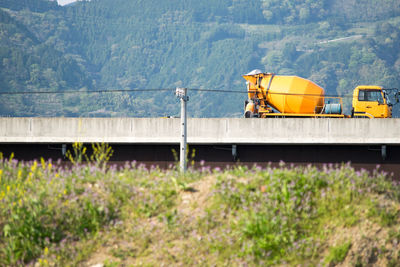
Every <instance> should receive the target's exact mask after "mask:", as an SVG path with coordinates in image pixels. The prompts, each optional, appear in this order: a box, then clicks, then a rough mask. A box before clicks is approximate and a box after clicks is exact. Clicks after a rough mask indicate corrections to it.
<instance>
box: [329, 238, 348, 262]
mask: <svg viewBox="0 0 400 267" xmlns="http://www.w3.org/2000/svg"><path fill="white" fill-rule="evenodd" d="M350 247H351V243H350V242H344V243H343V244H341V245H338V246H334V247H331V248H330V249H329V254H328V256H327V257H326V258H325V262H326V263H327V264H333V265H336V264H339V263H341V262H342V261H343V260H344V259H345V258H346V255H347V252H349V249H350Z"/></svg>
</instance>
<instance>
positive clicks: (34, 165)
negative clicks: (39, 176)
mask: <svg viewBox="0 0 400 267" xmlns="http://www.w3.org/2000/svg"><path fill="white" fill-rule="evenodd" d="M36 168H37V161H36V160H35V161H34V162H33V165H32V166H31V171H32V172H35V171H36Z"/></svg>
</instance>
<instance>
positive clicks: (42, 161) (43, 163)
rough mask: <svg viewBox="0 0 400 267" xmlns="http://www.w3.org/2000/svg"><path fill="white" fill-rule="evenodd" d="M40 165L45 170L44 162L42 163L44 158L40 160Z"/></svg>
mask: <svg viewBox="0 0 400 267" xmlns="http://www.w3.org/2000/svg"><path fill="white" fill-rule="evenodd" d="M40 163H41V164H42V169H43V170H45V169H46V162H45V161H44V158H40Z"/></svg>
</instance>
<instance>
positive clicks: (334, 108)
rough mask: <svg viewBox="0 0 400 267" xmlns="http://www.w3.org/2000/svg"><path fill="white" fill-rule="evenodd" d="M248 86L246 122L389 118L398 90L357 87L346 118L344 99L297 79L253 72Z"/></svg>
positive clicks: (397, 97) (247, 76) (249, 74)
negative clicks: (329, 94) (283, 119)
mask: <svg viewBox="0 0 400 267" xmlns="http://www.w3.org/2000/svg"><path fill="white" fill-rule="evenodd" d="M243 78H244V79H246V81H247V82H246V83H247V92H248V99H247V100H246V101H245V112H244V116H245V117H246V118H252V117H258V118H268V117H329V118H349V117H358V118H360V117H363V118H390V117H391V116H392V104H391V102H390V101H389V98H388V91H389V90H390V91H391V92H392V93H393V95H394V97H395V99H396V103H397V102H399V90H397V89H395V88H394V89H384V88H382V87H380V86H366V85H365V86H357V87H356V88H355V89H354V92H353V102H352V112H351V115H345V114H343V109H342V107H343V103H342V98H340V97H333V96H326V95H325V91H324V89H322V88H321V87H320V86H318V85H316V84H315V83H313V82H311V81H309V80H307V79H304V78H300V77H297V76H283V75H275V74H273V73H263V72H261V71H260V70H254V71H252V72H250V73H248V74H246V75H243Z"/></svg>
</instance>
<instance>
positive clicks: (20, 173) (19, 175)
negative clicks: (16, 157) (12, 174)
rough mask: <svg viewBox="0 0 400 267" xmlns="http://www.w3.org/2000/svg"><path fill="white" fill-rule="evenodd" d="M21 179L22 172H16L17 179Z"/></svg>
mask: <svg viewBox="0 0 400 267" xmlns="http://www.w3.org/2000/svg"><path fill="white" fill-rule="evenodd" d="M21 177H22V170H18V174H17V179H18V180H19V179H21Z"/></svg>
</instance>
